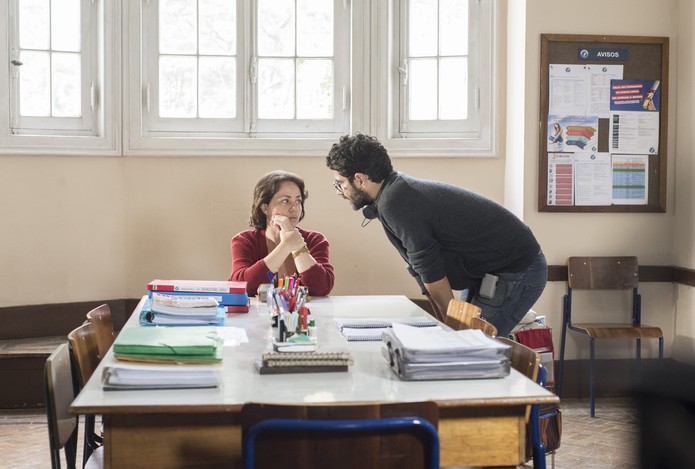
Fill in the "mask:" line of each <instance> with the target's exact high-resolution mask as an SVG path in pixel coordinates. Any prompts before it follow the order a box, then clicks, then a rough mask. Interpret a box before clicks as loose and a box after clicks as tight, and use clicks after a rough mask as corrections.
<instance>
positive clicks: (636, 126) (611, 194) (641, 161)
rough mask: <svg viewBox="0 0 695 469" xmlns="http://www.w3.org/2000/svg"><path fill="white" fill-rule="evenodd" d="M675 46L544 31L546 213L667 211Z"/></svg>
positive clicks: (542, 176)
mask: <svg viewBox="0 0 695 469" xmlns="http://www.w3.org/2000/svg"><path fill="white" fill-rule="evenodd" d="M668 44H669V43H668V38H664V37H627V36H587V35H554V34H543V35H541V103H540V106H541V107H540V115H541V126H540V146H539V150H540V159H539V162H540V170H539V191H538V209H539V211H546V212H664V211H665V210H666V136H667V127H668V125H667V115H668V112H667V111H668V109H667V99H668Z"/></svg>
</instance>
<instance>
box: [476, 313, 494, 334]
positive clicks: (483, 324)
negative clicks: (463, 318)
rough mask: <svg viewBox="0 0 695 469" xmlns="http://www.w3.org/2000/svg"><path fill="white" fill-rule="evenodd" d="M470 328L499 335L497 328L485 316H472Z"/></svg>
mask: <svg viewBox="0 0 695 469" xmlns="http://www.w3.org/2000/svg"><path fill="white" fill-rule="evenodd" d="M470 329H480V330H481V331H483V332H484V333H486V334H487V335H489V336H490V337H497V328H496V327H495V326H493V325H492V323H489V322H487V321H486V320H485V319H483V318H478V317H472V318H471V327H470Z"/></svg>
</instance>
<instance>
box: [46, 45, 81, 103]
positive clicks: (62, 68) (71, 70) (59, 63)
mask: <svg viewBox="0 0 695 469" xmlns="http://www.w3.org/2000/svg"><path fill="white" fill-rule="evenodd" d="M52 58H53V73H52V78H53V80H52V83H51V90H52V92H53V93H52V94H53V96H52V102H53V115H54V116H56V117H80V115H81V114H82V112H81V109H80V107H81V103H82V100H81V99H80V83H81V76H82V74H81V73H80V55H79V54H66V53H55V54H53V57H52Z"/></svg>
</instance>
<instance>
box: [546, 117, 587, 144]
mask: <svg viewBox="0 0 695 469" xmlns="http://www.w3.org/2000/svg"><path fill="white" fill-rule="evenodd" d="M597 144H598V117H597V116H559V115H550V116H548V152H576V151H591V152H595V151H596V148H597Z"/></svg>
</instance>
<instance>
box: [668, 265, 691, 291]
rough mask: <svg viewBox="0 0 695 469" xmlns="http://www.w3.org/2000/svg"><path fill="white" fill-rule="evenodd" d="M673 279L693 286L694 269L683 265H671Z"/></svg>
mask: <svg viewBox="0 0 695 469" xmlns="http://www.w3.org/2000/svg"><path fill="white" fill-rule="evenodd" d="M673 281H674V282H676V283H680V284H683V285H688V286H690V287H695V270H692V269H686V268H684V267H673Z"/></svg>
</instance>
